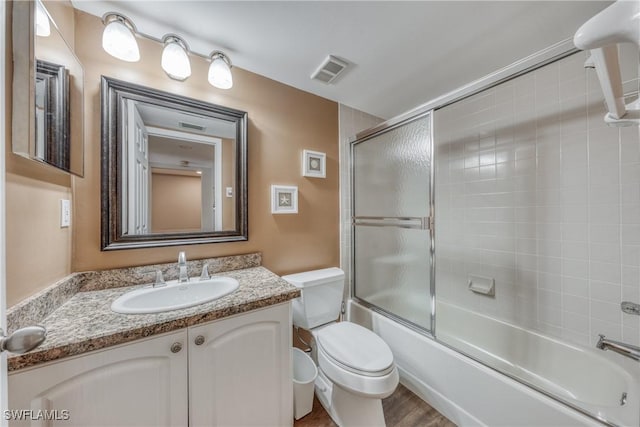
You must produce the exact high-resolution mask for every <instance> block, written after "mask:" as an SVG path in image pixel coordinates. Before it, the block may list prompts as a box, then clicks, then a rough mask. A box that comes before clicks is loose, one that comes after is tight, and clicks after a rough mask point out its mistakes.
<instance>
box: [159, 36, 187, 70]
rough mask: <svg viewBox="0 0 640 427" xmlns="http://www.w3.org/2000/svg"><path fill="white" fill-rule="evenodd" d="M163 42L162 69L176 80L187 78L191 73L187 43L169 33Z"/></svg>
mask: <svg viewBox="0 0 640 427" xmlns="http://www.w3.org/2000/svg"><path fill="white" fill-rule="evenodd" d="M162 42H163V43H164V49H163V51H162V62H161V64H162V69H163V70H164V72H165V73H167V75H168V76H169V77H170V78H172V79H174V80H179V81H184V80H186V79H187V78H188V77H189V76H190V75H191V63H190V62H189V54H188V52H189V48H188V47H187V43H186V42H185V41H184V40H182V39H181V38H180V37H178V36H176V35H174V34H167V35H166V36H164V38H163V39H162Z"/></svg>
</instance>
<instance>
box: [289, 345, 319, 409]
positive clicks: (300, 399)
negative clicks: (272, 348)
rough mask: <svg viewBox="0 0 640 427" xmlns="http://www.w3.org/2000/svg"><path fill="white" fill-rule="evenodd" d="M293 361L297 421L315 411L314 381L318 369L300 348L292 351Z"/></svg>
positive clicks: (294, 400)
mask: <svg viewBox="0 0 640 427" xmlns="http://www.w3.org/2000/svg"><path fill="white" fill-rule="evenodd" d="M291 357H292V359H293V416H294V417H295V419H296V420H299V419H300V418H302V417H304V416H305V415H307V414H308V413H309V412H311V410H312V409H313V391H314V381H315V379H316V377H317V376H318V368H316V365H315V363H313V360H311V357H309V355H308V354H306V353H305V352H304V351H302V350H300V349H299V348H295V347H294V348H292V349H291Z"/></svg>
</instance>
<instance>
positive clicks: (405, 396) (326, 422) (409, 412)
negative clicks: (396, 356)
mask: <svg viewBox="0 0 640 427" xmlns="http://www.w3.org/2000/svg"><path fill="white" fill-rule="evenodd" d="M382 408H383V410H384V419H385V421H386V423H387V427H413V426H415V427H456V425H455V424H454V423H452V422H451V421H449V420H448V419H446V418H445V417H444V416H443V415H442V414H441V413H439V412H438V411H436V410H435V409H433V408H432V407H431V406H429V405H428V404H427V403H425V402H424V401H423V400H422V399H420V398H419V397H418V396H416V395H415V394H413V393H412V392H410V391H409V390H408V389H407V388H406V387H404V386H403V385H398V388H397V389H396V391H395V392H394V393H393V394H392V395H391V396H389V397H387V398H386V399H383V400H382ZM293 425H294V427H336V424H335V423H334V422H333V421H332V420H331V418H330V417H329V414H327V412H326V411H325V410H324V408H323V407H322V405H321V404H320V402H319V401H318V398H317V397H315V396H314V397H313V411H312V412H311V413H310V414H309V415H307V416H305V417H303V418H301V419H299V420H298V421H295V422H294V423H293Z"/></svg>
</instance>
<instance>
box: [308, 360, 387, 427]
mask: <svg viewBox="0 0 640 427" xmlns="http://www.w3.org/2000/svg"><path fill="white" fill-rule="evenodd" d="M315 390H316V396H318V400H319V401H320V403H321V404H322V406H323V407H324V409H325V410H326V411H327V413H328V414H329V416H330V417H331V419H332V420H333V421H334V422H335V423H336V424H338V426H340V427H352V426H353V427H356V426H367V427H368V426H371V427H384V426H385V425H386V424H385V421H384V412H383V411H382V399H377V398H367V397H362V396H359V395H357V394H354V393H351V392H349V391H347V390H345V389H343V388H342V387H340V386H338V385H336V384H333V383H332V382H331V381H330V380H329V379H328V378H327V377H326V376H325V375H324V373H323V372H322V371H318V376H317V378H316V381H315Z"/></svg>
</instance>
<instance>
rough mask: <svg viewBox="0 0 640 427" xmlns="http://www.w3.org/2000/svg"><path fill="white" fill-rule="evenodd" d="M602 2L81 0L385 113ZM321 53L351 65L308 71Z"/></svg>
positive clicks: (471, 73)
mask: <svg viewBox="0 0 640 427" xmlns="http://www.w3.org/2000/svg"><path fill="white" fill-rule="evenodd" d="M610 3H611V2H601V1H537V2H536V1H510V2H508V1H412V2H398V1H355V2H349V1H337V2H329V1H299V2H274V1H88V0H73V5H74V6H75V7H76V8H78V9H81V10H84V11H86V12H88V13H91V14H94V15H97V16H102V15H103V14H104V13H105V12H108V11H117V12H120V13H123V14H125V15H126V16H128V17H129V18H130V19H131V20H132V21H133V22H134V24H135V25H136V27H137V29H138V31H140V32H142V33H145V34H149V35H151V36H154V37H156V38H162V36H163V35H164V34H166V33H176V34H178V35H180V36H182V37H183V38H184V39H185V40H186V41H187V44H188V45H189V46H190V48H191V49H192V50H193V51H195V52H198V53H202V54H205V55H207V54H209V53H210V52H211V51H213V50H215V49H220V50H223V51H224V52H226V53H227V54H228V55H229V56H230V57H231V60H232V61H233V63H234V65H235V66H238V67H240V68H243V69H246V70H249V71H252V72H255V73H257V74H261V75H263V76H266V77H269V78H272V79H274V80H277V81H280V82H282V83H285V84H288V85H291V86H294V87H297V88H299V89H302V90H304V91H308V92H311V93H315V94H317V95H319V96H322V97H325V98H329V99H332V100H334V101H338V102H341V103H343V104H345V105H348V106H351V107H354V108H357V109H360V110H363V111H366V112H368V113H371V114H374V115H377V116H380V117H383V118H390V117H393V116H395V115H398V114H400V113H402V112H405V111H407V110H409V109H412V108H414V107H416V106H418V105H420V104H423V103H425V102H426V101H429V100H431V99H434V98H436V97H437V96H439V95H442V94H444V93H447V92H449V91H451V90H453V89H455V88H457V87H459V86H461V85H463V84H465V83H468V82H471V81H473V80H475V79H477V78H480V77H482V76H484V75H486V74H488V73H490V72H493V71H495V70H497V69H499V68H501V67H504V66H506V65H509V64H511V63H513V62H515V61H517V60H519V59H521V58H524V57H526V56H529V55H530V54H532V53H535V52H537V51H539V50H542V49H544V48H546V47H548V46H551V45H553V44H555V43H557V42H559V41H562V40H564V39H567V38H569V37H572V36H573V34H574V32H575V31H576V30H577V28H578V27H579V26H580V25H581V24H582V23H583V22H584V21H586V20H587V19H588V18H590V17H591V16H593V15H595V14H596V13H597V12H599V11H600V10H602V9H604V8H605V7H606V6H607V5H608V4H610ZM328 54H332V55H334V56H337V57H340V58H343V59H346V60H348V61H349V62H351V63H352V64H353V65H352V67H351V68H350V69H347V70H346V71H345V73H344V74H343V75H342V76H341V77H340V78H339V79H338V80H337V81H336V83H335V84H334V85H325V84H323V83H320V82H317V81H312V80H311V79H310V78H309V76H310V75H311V73H312V72H313V71H315V69H316V68H317V67H318V66H319V65H320V63H321V62H322V61H323V60H324V58H326V56H327V55H328Z"/></svg>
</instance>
